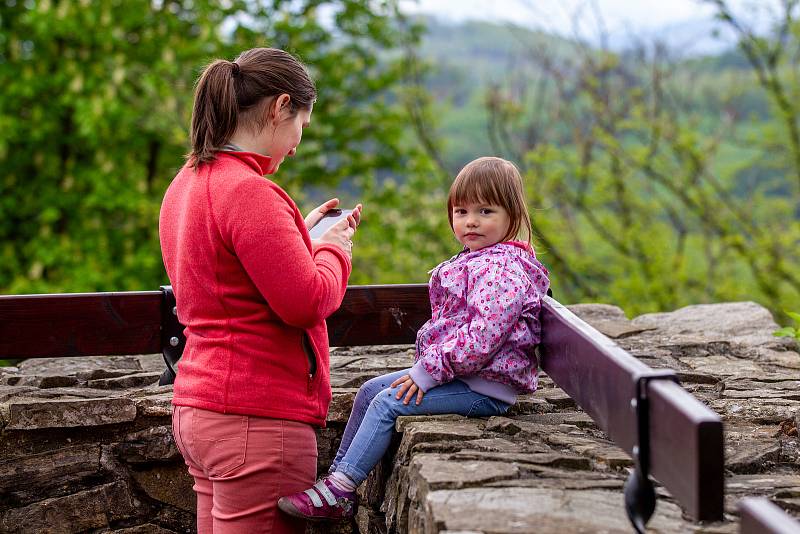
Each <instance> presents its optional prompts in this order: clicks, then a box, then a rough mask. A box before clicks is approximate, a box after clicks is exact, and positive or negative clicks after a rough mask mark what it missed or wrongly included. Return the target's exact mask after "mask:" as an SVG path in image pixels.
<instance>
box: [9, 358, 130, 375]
mask: <svg viewBox="0 0 800 534" xmlns="http://www.w3.org/2000/svg"><path fill="white" fill-rule="evenodd" d="M18 367H19V370H20V373H23V374H26V375H59V376H67V375H75V376H78V374H79V373H87V372H92V371H96V370H105V371H127V372H128V373H127V374H129V373H135V372H138V371H141V370H142V368H141V365H140V364H139V360H138V358H137V357H136V356H73V357H69V358H32V359H29V360H23V361H22V362H20V363H19V365H18Z"/></svg>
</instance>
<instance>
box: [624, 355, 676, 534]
mask: <svg viewBox="0 0 800 534" xmlns="http://www.w3.org/2000/svg"><path fill="white" fill-rule="evenodd" d="M652 380H670V381H672V382H675V383H676V384H678V383H679V382H678V377H677V376H676V375H675V372H674V371H672V370H657V371H653V372H648V373H643V374H640V375H638V376H637V377H636V393H635V396H634V398H633V399H632V400H631V408H633V409H634V410H635V411H636V434H637V444H636V445H634V447H633V451H632V452H633V458H634V461H635V462H636V464H635V468H634V470H633V471H632V472H631V474H630V475H629V476H628V480H626V481H625V489H624V493H625V511H626V512H627V513H628V519H630V522H631V524H632V525H633V528H634V529H635V530H636V532H637V533H638V534H644V532H645V528H644V527H645V525H646V524H647V522H648V521H649V520H650V518H651V517H652V516H653V512H654V511H655V509H656V493H655V488H653V482H652V480H650V401H649V399H648V397H647V385H648V384H649V383H650V382H651V381H652Z"/></svg>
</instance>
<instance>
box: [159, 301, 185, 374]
mask: <svg viewBox="0 0 800 534" xmlns="http://www.w3.org/2000/svg"><path fill="white" fill-rule="evenodd" d="M161 292H162V293H163V298H162V299H161V354H163V355H164V363H166V364H167V368H166V369H165V370H164V372H163V373H162V374H161V378H160V379H159V380H158V384H159V385H161V386H163V385H166V384H172V383H173V382H174V381H175V376H177V372H178V360H179V359H180V358H181V355H182V354H183V348H184V347H185V346H186V336H184V335H183V328H184V326H183V325H182V324H181V323H180V322H179V321H178V308H177V304H176V302H175V293H173V292H172V286H161Z"/></svg>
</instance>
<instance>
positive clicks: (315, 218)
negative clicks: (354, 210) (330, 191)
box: [305, 198, 339, 230]
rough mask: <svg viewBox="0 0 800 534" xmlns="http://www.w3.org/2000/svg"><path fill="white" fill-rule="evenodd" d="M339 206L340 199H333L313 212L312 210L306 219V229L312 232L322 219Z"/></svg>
mask: <svg viewBox="0 0 800 534" xmlns="http://www.w3.org/2000/svg"><path fill="white" fill-rule="evenodd" d="M338 205H339V199H338V198H332V199H330V200H329V201H327V202H326V203H324V204H321V205H319V206H317V207H316V208H314V209H313V210H311V213H309V214H308V215H306V218H305V221H306V228H308V229H309V230H310V229H311V228H312V227H313V226H315V225H316V224H317V223H318V222H319V221H320V219H322V217H323V216H324V215H325V214H326V213H328V212H329V211H330V210H332V209H333V208H335V207H336V206H338Z"/></svg>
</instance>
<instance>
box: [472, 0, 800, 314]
mask: <svg viewBox="0 0 800 534" xmlns="http://www.w3.org/2000/svg"><path fill="white" fill-rule="evenodd" d="M719 4H720V5H722V4H723V3H722V2H719ZM787 5H788V4H787ZM720 9H722V8H720ZM793 17H794V12H793V9H789V8H787V12H786V13H785V18H784V21H783V22H782V23H781V24H779V25H778V27H777V29H776V34H775V35H773V36H770V37H769V38H766V39H765V41H764V42H765V43H771V44H769V45H766V44H764V45H763V46H761V45H759V46H761V47H760V48H759V47H757V46H756V45H748V42H747V37H746V36H743V39H742V46H743V47H744V48H745V50H747V47H748V46H751V48H752V50H751V51H750V52H749V53H750V54H751V55H753V56H755V57H758V58H760V59H752V60H751V62H752V68H751V69H743V70H734V71H730V72H729V73H728V78H727V79H724V80H720V79H717V80H714V87H715V88H716V90H717V91H718V90H719V88H720V87H727V94H722V95H718V96H717V99H716V110H715V111H716V113H717V114H716V115H715V114H714V112H713V111H712V112H709V110H708V109H707V108H705V107H704V106H700V105H698V102H701V98H702V97H703V92H702V91H703V90H704V89H705V88H707V86H708V81H707V80H702V79H700V80H698V78H697V76H696V72H693V71H692V70H691V69H690V68H689V66H688V65H687V64H686V63H680V62H676V61H674V60H672V59H671V57H670V55H669V54H668V53H667V51H666V50H664V49H663V48H660V47H658V46H643V47H641V48H640V49H638V50H631V51H629V52H627V53H624V54H618V53H613V52H610V51H608V50H602V49H601V50H598V49H593V48H591V47H589V46H587V45H584V44H581V43H576V44H575V46H574V51H573V53H572V54H568V55H564V54H555V53H551V51H549V50H547V49H546V48H539V49H536V50H532V51H531V52H530V54H529V60H530V65H531V68H529V69H527V70H526V69H519V71H518V72H516V73H515V74H514V75H512V76H510V78H511V80H510V83H508V84H507V85H502V86H500V85H498V86H495V87H490V88H489V90H488V91H487V94H486V108H487V110H488V112H489V116H490V120H489V139H490V141H491V142H492V145H493V147H494V150H495V152H497V153H499V154H503V155H506V156H508V157H510V158H512V159H514V160H516V161H518V162H520V163H521V164H522V166H523V167H524V169H525V171H526V174H527V176H528V183H529V186H530V197H531V202H532V206H534V207H535V208H536V210H535V213H534V223H535V226H536V233H537V238H538V241H539V245H540V248H539V250H540V253H541V254H542V259H543V260H544V261H545V263H547V264H549V265H550V267H551V268H552V269H551V270H552V271H553V278H554V290H555V291H556V292H557V293H560V294H561V295H562V296H563V297H564V299H565V300H566V301H582V300H600V301H607V302H614V303H616V304H619V305H621V306H623V307H624V308H625V309H626V310H628V311H629V312H631V313H642V312H647V311H656V310H665V309H674V308H676V307H678V306H683V305H686V304H691V303H697V302H709V301H721V300H757V301H759V302H761V303H763V304H765V305H767V306H769V307H770V308H772V309H773V310H776V311H777V310H780V309H784V308H787V307H788V308H793V307H796V305H797V302H798V298H800V270H798V268H797V266H798V265H799V264H800V256H799V255H798V247H797V243H798V242H800V223H798V218H797V217H798V214H797V212H796V209H797V206H798V205H799V204H800V187H798V185H800V182H798V181H797V176H798V174H799V173H800V167H798V166H797V161H800V160H798V159H797V158H796V150H795V147H794V145H795V143H794V141H793V140H792V139H793V137H794V133H793V130H794V129H796V124H797V118H798V115H797V112H796V111H795V104H792V102H796V99H794V98H789V97H788V95H794V94H795V93H796V92H797V91H798V90H800V86H796V83H797V82H796V80H797V79H798V78H796V77H793V76H792V73H793V72H794V68H795V67H796V65H795V66H794V67H792V68H791V69H790V68H789V67H790V66H789V65H788V64H787V62H788V59H787V58H785V57H784V56H783V55H782V54H780V53H776V52H775V51H776V50H784V47H785V46H788V45H786V43H785V39H784V38H783V37H782V35H783V34H784V33H785V32H787V31H789V30H788V29H787V28H797V27H798V26H797V23H796V22H795V21H794V18H793ZM784 26H786V27H784ZM751 38H752V36H751ZM758 42H759V43H761V41H758ZM759 54H761V55H760V56H759ZM770 54H771V55H770ZM759 61H761V62H763V63H764V65H767V66H766V67H764V66H762V67H759ZM770 65H773V66H774V68H775V72H773V73H772V74H770V73H769V68H770V67H769V66H770ZM759 68H764V69H766V70H767V71H768V72H767V73H766V74H764V73H761V72H759ZM714 76H717V77H719V75H718V74H714ZM776 80H780V84H783V85H782V87H780V90H779V89H778V88H776V84H777V82H776ZM728 84H729V85H728ZM743 92H747V93H748V94H752V93H754V92H760V93H761V98H762V99H763V100H764V101H769V102H772V103H773V104H774V105H773V107H772V108H771V109H768V110H766V112H765V114H764V116H761V117H756V118H753V119H750V118H748V117H743V116H742V114H741V113H739V110H738V109H736V108H735V107H734V103H735V102H736V99H737V98H739V97H740V96H741V94H742V93H743ZM752 173H755V174H756V176H755V178H756V179H755V180H749V182H747V183H745V181H744V180H743V176H746V175H748V174H752Z"/></svg>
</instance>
